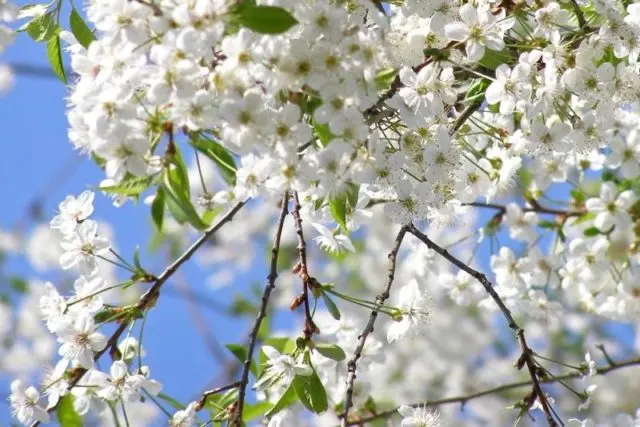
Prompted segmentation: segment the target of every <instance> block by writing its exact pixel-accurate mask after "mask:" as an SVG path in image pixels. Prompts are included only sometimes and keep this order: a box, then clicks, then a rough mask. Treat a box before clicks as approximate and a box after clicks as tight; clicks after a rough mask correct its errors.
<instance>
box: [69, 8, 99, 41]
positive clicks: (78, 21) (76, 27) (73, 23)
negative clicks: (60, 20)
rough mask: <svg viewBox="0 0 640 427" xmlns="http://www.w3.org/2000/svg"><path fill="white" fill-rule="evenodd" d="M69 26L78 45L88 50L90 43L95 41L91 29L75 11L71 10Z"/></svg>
mask: <svg viewBox="0 0 640 427" xmlns="http://www.w3.org/2000/svg"><path fill="white" fill-rule="evenodd" d="M69 26H70V27H71V32H72V33H73V35H74V36H75V38H76V40H78V43H80V44H81V45H82V46H83V47H84V48H88V47H89V45H90V44H91V42H92V41H94V40H95V39H96V36H94V35H93V32H92V31H91V29H90V28H89V27H88V26H87V24H86V23H85V22H84V20H83V19H82V17H81V16H80V14H79V13H78V11H77V10H75V9H71V15H70V16H69Z"/></svg>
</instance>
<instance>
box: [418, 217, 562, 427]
mask: <svg viewBox="0 0 640 427" xmlns="http://www.w3.org/2000/svg"><path fill="white" fill-rule="evenodd" d="M408 231H409V232H410V233H411V234H413V235H414V236H416V237H417V238H418V239H419V240H420V241H422V242H423V243H424V244H425V245H427V247H428V248H429V249H431V250H433V251H435V252H436V253H438V254H439V255H440V256H442V257H443V258H445V259H446V260H447V261H449V262H450V263H452V264H453V265H455V266H456V267H458V268H459V269H461V270H462V271H464V272H465V273H467V274H469V275H470V276H471V277H473V278H475V279H476V280H477V281H479V282H480V283H481V284H482V286H483V287H484V289H485V290H486V291H487V293H488V294H489V295H490V296H491V298H492V299H493V301H494V302H495V303H496V305H497V306H498V307H499V308H500V311H501V312H502V315H503V316H504V318H505V319H506V320H507V323H508V325H509V328H511V329H512V330H513V331H514V332H515V334H516V337H517V339H518V343H519V344H520V350H521V355H520V357H519V358H518V361H517V364H516V366H517V368H518V369H522V368H523V367H524V366H525V365H526V366H527V370H528V371H529V375H530V376H531V382H532V386H533V393H534V395H532V397H533V398H532V399H531V404H533V402H534V401H535V397H537V398H538V400H539V401H540V405H541V406H542V410H543V412H544V414H545V417H546V418H547V422H548V423H549V426H551V427H555V426H557V425H558V424H557V423H556V421H555V419H554V418H553V414H552V411H551V406H550V404H549V402H548V400H547V398H546V396H545V394H544V392H543V391H542V388H541V387H540V380H539V378H538V374H537V372H536V364H535V360H534V358H533V352H532V351H531V349H530V348H529V346H528V345H527V341H526V339H525V337H524V329H522V328H521V327H520V326H518V324H517V323H516V321H515V320H514V319H513V316H512V315H511V311H509V309H508V308H507V306H506V305H505V304H504V302H503V301H502V299H501V298H500V296H499V295H498V294H497V292H496V291H495V289H494V288H493V285H492V284H491V282H490V281H489V279H487V276H485V275H484V274H482V273H480V272H479V271H477V270H474V269H473V268H471V267H469V266H468V265H467V264H465V263H464V262H462V261H460V260H459V259H458V258H456V257H454V256H453V255H451V254H450V253H449V252H448V251H447V250H446V249H444V248H442V247H440V246H438V245H437V244H436V243H435V242H433V241H432V240H431V239H429V237H428V236H427V235H426V234H424V233H422V232H421V231H420V230H418V229H417V228H416V227H415V226H414V225H413V224H410V225H409V229H408Z"/></svg>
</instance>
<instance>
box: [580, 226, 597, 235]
mask: <svg viewBox="0 0 640 427" xmlns="http://www.w3.org/2000/svg"><path fill="white" fill-rule="evenodd" d="M583 233H584V235H585V236H587V237H594V236H597V235H598V234H600V230H598V229H597V228H596V227H589V228H587V229H586V230H584V232H583Z"/></svg>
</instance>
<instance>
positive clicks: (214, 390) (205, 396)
mask: <svg viewBox="0 0 640 427" xmlns="http://www.w3.org/2000/svg"><path fill="white" fill-rule="evenodd" d="M239 386H240V381H236V382H234V383H231V384H227V385H223V386H222V387H217V388H212V389H211V390H207V391H205V392H204V393H202V397H201V398H200V400H198V404H197V405H196V411H199V410H201V409H202V408H204V405H205V404H206V403H207V399H208V398H209V396H213V395H214V394H218V393H221V392H223V391H226V390H230V389H232V388H236V387H239Z"/></svg>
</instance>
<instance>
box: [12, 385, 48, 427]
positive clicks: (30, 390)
mask: <svg viewBox="0 0 640 427" xmlns="http://www.w3.org/2000/svg"><path fill="white" fill-rule="evenodd" d="M9 402H10V403H11V409H12V414H13V416H14V417H16V418H17V419H18V421H20V422H21V423H22V424H25V425H29V424H31V423H33V422H34V421H40V422H42V423H47V422H49V414H48V413H47V411H46V410H45V409H44V408H43V407H41V406H40V405H39V404H38V403H39V402H40V393H38V390H36V388H35V387H33V386H30V387H26V388H25V386H24V384H23V382H22V381H21V380H15V381H13V382H12V383H11V395H10V396H9Z"/></svg>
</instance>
